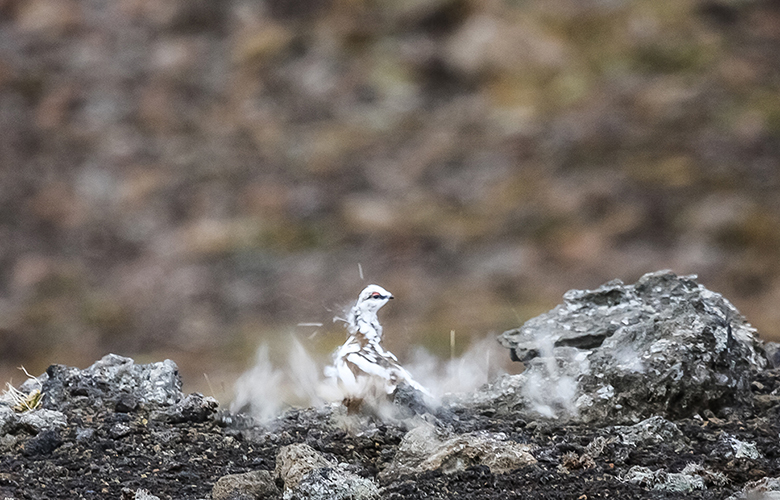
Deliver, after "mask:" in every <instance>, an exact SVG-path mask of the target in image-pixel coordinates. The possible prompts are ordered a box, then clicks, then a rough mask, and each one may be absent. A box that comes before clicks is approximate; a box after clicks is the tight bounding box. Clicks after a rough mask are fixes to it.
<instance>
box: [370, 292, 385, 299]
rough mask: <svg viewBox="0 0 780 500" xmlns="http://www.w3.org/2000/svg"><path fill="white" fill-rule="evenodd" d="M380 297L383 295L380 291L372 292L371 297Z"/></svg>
mask: <svg viewBox="0 0 780 500" xmlns="http://www.w3.org/2000/svg"><path fill="white" fill-rule="evenodd" d="M380 297H382V294H381V293H379V292H374V293H372V294H371V298H372V299H378V298H380Z"/></svg>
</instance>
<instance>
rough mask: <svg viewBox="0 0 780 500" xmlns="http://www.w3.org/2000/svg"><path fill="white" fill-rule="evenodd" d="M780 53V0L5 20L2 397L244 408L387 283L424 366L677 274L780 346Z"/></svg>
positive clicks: (132, 4) (406, 341) (19, 10)
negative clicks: (247, 375)
mask: <svg viewBox="0 0 780 500" xmlns="http://www.w3.org/2000/svg"><path fill="white" fill-rule="evenodd" d="M779 54H780V7H778V3H777V2H776V1H774V0H746V1H739V2H732V1H726V0H706V1H705V0H660V1H654V2H646V1H640V0H636V1H624V2H595V1H581V0H553V1H550V0H532V1H523V2H517V1H482V0H474V1H470V0H420V1H416V2H401V3H395V2H390V3H387V2H346V1H339V0H322V1H312V2H299V1H294V0H269V1H267V2H252V1H244V0H230V1H223V2H207V1H192V0H167V1H165V2H143V1H138V0H118V1H115V2H111V3H110V4H103V3H100V2H90V1H87V0H5V1H2V2H0V128H1V129H2V134H0V162H1V164H0V170H1V171H2V182H0V235H1V236H2V237H0V312H2V314H0V378H2V379H3V380H7V379H9V378H11V377H12V376H14V375H16V373H15V372H14V370H15V368H16V367H17V366H19V364H24V365H25V366H27V367H28V368H29V369H30V370H32V371H35V372H41V371H43V370H44V369H45V367H46V366H47V365H48V364H49V363H51V362H53V361H57V362H61V363H65V364H70V365H78V366H86V365H88V364H89V363H90V362H92V361H93V360H94V359H96V358H98V357H100V356H101V355H102V354H103V353H105V352H121V353H124V354H130V355H133V356H134V357H135V358H137V359H145V360H155V359H162V358H164V357H174V358H176V359H177V362H178V363H179V365H180V367H181V369H182V371H183V373H185V374H186V375H187V376H186V377H185V380H186V381H187V383H188V384H193V386H194V388H197V389H199V390H201V391H203V392H209V389H208V387H207V385H206V383H205V381H204V379H203V377H202V373H203V372H204V371H205V372H208V373H209V376H210V379H211V380H212V382H213V386H214V388H215V389H214V390H215V391H216V393H217V395H219V396H220V397H221V398H224V399H227V398H228V396H227V394H228V393H229V384H230V381H231V380H234V379H235V378H236V374H237V373H240V372H241V371H242V369H244V368H245V367H246V364H247V363H248V362H249V361H248V360H249V359H250V358H251V353H252V352H253V351H254V349H255V347H256V345H257V343H258V342H259V341H260V340H259V339H261V338H276V337H280V336H286V335H289V334H290V327H289V325H296V324H298V323H301V322H307V323H311V322H319V323H324V324H327V325H330V324H332V322H331V320H332V318H333V316H336V315H338V314H339V313H340V312H341V310H342V308H343V307H344V306H345V305H346V301H347V300H348V298H351V297H352V296H353V295H354V293H355V292H356V291H357V290H359V289H360V288H362V286H363V285H364V284H365V283H364V282H363V281H362V280H361V279H360V277H359V274H358V264H362V266H363V269H364V271H365V276H366V279H367V280H370V281H372V282H380V283H381V284H382V285H384V286H386V287H387V288H388V289H390V290H392V291H393V292H394V293H395V294H396V295H397V296H398V298H399V300H398V301H397V302H396V304H394V309H393V310H392V311H388V313H387V331H388V334H389V335H388V340H387V341H388V344H389V347H390V348H391V349H392V350H393V351H395V352H397V353H398V354H399V355H401V356H402V357H403V355H404V354H405V353H404V352H403V347H406V346H409V345H413V344H424V345H425V346H426V347H427V348H429V349H430V350H432V351H434V352H435V353H437V354H440V355H447V354H449V342H448V340H449V337H448V335H449V332H450V331H451V330H453V329H454V330H455V331H456V332H457V333H458V338H459V339H466V338H469V337H470V336H472V335H477V336H480V337H481V336H483V335H485V334H486V333H487V332H488V331H490V330H495V331H496V332H498V331H502V330H503V329H506V328H510V327H512V326H516V324H517V323H518V321H519V320H524V319H527V318H530V317H532V316H535V315H536V314H538V313H540V312H542V311H545V310H547V309H549V307H551V306H552V305H554V304H555V303H557V301H558V298H559V297H560V296H561V294H562V293H563V292H564V291H565V290H567V289H570V288H575V287H576V288H583V287H592V286H594V285H595V284H596V283H600V282H602V281H604V280H606V279H608V278H612V277H616V276H618V277H621V278H623V279H626V280H629V279H633V278H636V277H638V276H639V275H641V274H642V273H644V272H646V271H648V270H651V269H659V268H674V269H676V270H677V271H679V272H681V273H698V274H699V275H700V276H701V277H702V279H703V281H704V282H706V283H707V284H708V285H709V286H710V287H711V288H713V289H716V290H719V291H721V292H723V293H725V294H726V295H728V296H729V297H731V298H732V300H733V301H734V302H735V303H736V304H737V305H738V306H739V308H740V309H741V310H742V311H743V312H744V313H745V314H746V315H747V316H748V317H749V318H750V319H751V321H752V322H753V323H754V324H755V325H757V327H758V328H759V329H760V330H761V331H762V333H763V335H765V336H766V338H777V337H778V336H780V330H778V325H780V316H778V314H780V313H778V312H777V311H778V309H777V307H776V303H777V296H778V293H780V255H779V254H778V253H779V252H780V199H778V196H779V195H778V193H780V189H778V188H780V169H778V168H777V164H778V158H779V157H780V89H779V88H778V81H780V75H779V74H778V71H780V69H779V68H780V55H779ZM488 318H489V319H488ZM518 318H519V319H518ZM312 330H313V329H312V328H300V329H298V330H296V331H297V333H299V334H300V335H301V336H304V337H307V336H309V335H311V334H312V333H313V332H312ZM322 330H323V331H322V332H320V333H327V334H328V335H321V336H320V337H318V338H317V340H316V342H320V344H321V345H320V344H317V345H316V346H313V347H316V348H317V349H319V350H320V351H322V352H328V351H329V350H330V349H331V348H332V347H334V346H335V345H336V344H338V343H339V342H340V340H341V337H342V332H341V331H340V329H338V328H333V329H328V328H324V329H322ZM330 332H332V334H331V333H330ZM316 342H315V343H316ZM467 344H468V343H467V342H465V341H462V342H460V343H459V344H458V346H459V347H458V348H459V349H460V348H465V347H466V346H467ZM223 385H224V386H226V387H223Z"/></svg>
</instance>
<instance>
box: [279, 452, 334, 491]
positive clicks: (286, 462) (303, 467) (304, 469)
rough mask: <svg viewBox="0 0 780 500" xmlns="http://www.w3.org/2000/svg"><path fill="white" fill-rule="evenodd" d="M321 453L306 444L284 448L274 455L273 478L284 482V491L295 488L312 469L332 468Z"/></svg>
mask: <svg viewBox="0 0 780 500" xmlns="http://www.w3.org/2000/svg"><path fill="white" fill-rule="evenodd" d="M334 465H336V464H335V463H334V462H331V461H328V460H326V459H325V457H323V456H322V454H321V453H319V452H318V451H316V450H315V449H314V448H312V447H311V446H309V445H308V444H303V443H297V444H291V445H289V446H284V447H282V448H281V449H279V453H277V454H276V468H275V469H274V476H275V477H278V478H279V479H281V480H282V481H284V490H285V491H287V490H288V489H292V488H295V487H296V486H298V483H300V482H301V480H302V479H303V477H304V476H305V475H306V474H308V473H309V472H311V471H312V470H314V469H319V468H322V467H333V466H334Z"/></svg>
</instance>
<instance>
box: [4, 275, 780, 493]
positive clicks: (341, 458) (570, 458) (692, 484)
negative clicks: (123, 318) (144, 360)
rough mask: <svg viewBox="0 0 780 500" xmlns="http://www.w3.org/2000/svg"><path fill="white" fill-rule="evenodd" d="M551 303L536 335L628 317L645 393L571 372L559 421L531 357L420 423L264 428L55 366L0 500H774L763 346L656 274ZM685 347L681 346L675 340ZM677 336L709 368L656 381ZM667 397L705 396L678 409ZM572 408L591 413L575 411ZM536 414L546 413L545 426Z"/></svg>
mask: <svg viewBox="0 0 780 500" xmlns="http://www.w3.org/2000/svg"><path fill="white" fill-rule="evenodd" d="M604 297H611V298H612V303H610V304H605V303H604ZM655 298H658V299H660V300H659V301H658V303H657V304H656V305H657V306H658V309H657V310H654V309H653V307H654V306H653V300H655ZM566 300H567V302H566V303H564V304H563V305H562V306H560V307H559V308H556V309H555V310H553V311H551V312H550V313H549V314H550V315H552V316H556V317H558V320H557V321H556V322H549V323H550V325H551V329H552V330H551V332H552V331H554V330H555V329H556V328H559V327H560V326H561V325H564V324H567V322H568V321H575V322H576V321H579V320H581V319H582V317H583V316H582V315H585V316H587V317H589V318H590V319H591V320H594V321H596V322H598V318H599V317H601V318H603V319H605V318H609V317H611V316H612V315H614V314H616V313H620V314H621V317H622V318H623V320H625V317H626V316H632V315H634V316H636V317H638V318H640V320H638V321H637V322H634V323H633V324H634V325H640V327H641V328H643V329H644V330H643V331H644V332H645V334H646V335H645V337H646V338H645V339H644V340H641V339H640V340H637V342H636V343H635V344H634V346H633V347H634V348H636V349H637V354H636V359H637V360H640V361H641V362H642V363H644V365H645V367H644V368H642V369H637V367H636V366H634V367H633V368H632V371H630V373H632V374H636V373H641V374H643V376H644V377H645V378H644V379H643V384H636V385H637V387H634V388H631V387H628V388H625V389H623V390H620V391H617V393H615V394H607V392H606V391H596V392H593V393H588V392H585V391H590V390H592V388H591V386H590V385H589V384H591V383H592V381H590V380H588V379H587V376H585V375H584V373H583V374H580V375H582V376H578V377H574V380H575V390H574V391H573V394H572V396H573V397H574V398H575V401H576V403H573V406H567V405H565V404H563V399H562V398H563V396H562V394H561V389H560V387H561V382H562V381H563V380H565V379H566V378H565V377H566V376H568V375H564V374H570V373H571V372H572V368H571V365H572V364H571V363H569V366H568V367H567V368H566V370H565V371H564V372H561V373H558V374H557V375H556V374H555V373H553V371H554V370H552V369H551V370H552V371H550V372H548V373H547V374H546V377H547V378H548V379H556V380H557V382H556V383H557V384H558V392H559V394H557V395H556V396H555V398H557V399H555V398H553V399H550V398H542V399H539V398H540V397H539V396H535V395H534V393H533V392H529V388H530V385H529V384H530V381H531V380H533V377H534V370H535V369H538V368H534V366H535V365H534V362H533V359H532V360H530V361H529V362H528V364H529V368H528V370H526V372H524V373H523V374H520V375H515V376H505V377H504V378H503V379H500V380H497V381H495V383H493V384H492V385H489V386H486V387H484V388H483V389H481V390H480V391H478V393H475V394H471V395H463V396H459V397H450V398H449V399H448V400H445V402H444V403H442V404H441V405H440V406H437V407H436V408H435V409H432V410H430V411H429V412H422V413H421V414H417V415H412V413H411V412H409V411H406V412H405V413H403V416H404V418H401V417H400V416H399V417H398V418H397V419H394V420H391V421H384V422H383V421H379V420H377V419H375V418H371V417H366V416H363V417H358V418H357V420H347V419H346V418H345V416H344V411H343V409H342V408H340V407H338V406H330V407H323V408H308V409H292V410H289V411H287V412H286V413H284V414H283V415H281V416H279V417H278V418H277V419H275V420H274V421H272V422H269V423H266V424H262V425H261V424H258V423H257V422H254V421H253V420H251V419H250V418H248V417H246V416H244V415H229V414H227V413H225V412H223V411H220V410H219V408H218V405H217V402H216V401H215V400H213V399H211V398H208V397H203V396H201V395H199V394H190V395H189V396H186V397H185V396H184V395H183V394H182V393H181V380H180V377H179V374H178V371H177V367H176V365H175V364H174V363H172V362H170V361H165V362H160V363H152V364H148V365H139V364H135V363H134V362H133V360H131V359H129V358H122V357H120V356H115V355H109V356H106V357H105V358H103V359H101V360H100V361H98V362H97V363H95V364H94V365H92V366H91V367H89V368H87V369H85V370H79V369H76V368H68V367H64V366H61V365H53V366H51V367H50V368H49V369H48V370H47V372H46V373H45V374H44V375H42V376H41V377H39V378H38V381H35V380H32V379H31V380H29V381H27V382H26V383H25V384H24V385H23V386H22V387H21V388H20V389H21V391H22V393H31V392H33V391H34V390H35V389H40V390H41V391H42V392H43V394H44V396H43V398H42V403H41V406H40V407H39V408H37V409H34V410H28V411H15V410H14V409H12V408H11V406H10V404H7V405H0V447H2V449H3V453H2V455H1V456H0V498H7V499H36V500H40V499H46V498H50V499H54V498H63V499H65V498H67V499H72V498H123V499H130V498H135V499H152V498H155V497H156V498H214V499H227V498H232V499H239V498H241V499H250V498H281V497H284V498H323V499H324V498H344V499H347V498H352V499H368V498H388V499H406V498H409V499H412V498H474V499H494V498H495V499H499V498H500V499H504V498H544V499H547V498H549V499H558V498H560V499H574V498H576V499H582V500H586V499H595V498H622V499H628V498H643V499H644V498H707V499H723V498H734V499H749V498H775V497H772V496H766V495H771V494H774V495H777V494H778V493H777V492H778V491H780V483H779V482H778V481H777V480H776V479H773V478H777V477H779V476H780V442H779V441H778V435H780V369H777V368H773V367H772V366H773V363H772V361H773V360H774V353H775V349H774V346H773V345H770V344H766V345H765V344H762V343H761V342H760V341H758V340H757V339H756V338H755V336H754V335H753V334H751V333H750V332H749V330H750V328H749V325H747V324H746V323H744V322H743V320H742V319H741V317H737V316H729V317H728V318H729V319H728V322H727V323H726V324H722V323H719V322H718V321H717V318H716V319H715V320H713V321H714V322H710V323H707V321H708V320H712V318H713V314H715V316H717V314H716V313H713V312H712V311H714V308H716V307H721V308H724V307H733V306H730V304H729V303H728V302H727V301H725V299H723V298H722V297H721V296H719V295H717V294H713V293H712V292H709V291H708V290H706V289H705V288H703V287H701V286H700V285H698V284H697V283H696V282H695V281H694V280H692V279H691V278H678V277H676V276H674V275H672V274H670V273H654V274H650V275H647V276H645V277H643V278H642V279H641V280H640V281H639V282H638V283H636V284H635V285H622V284H619V283H608V284H606V285H604V286H603V287H601V288H599V289H598V290H594V291H585V292H573V293H572V294H567V299H566ZM572 304H579V305H580V306H581V307H579V308H577V307H574V306H573V305H572ZM689 306H690V310H689V312H690V313H691V314H695V315H698V316H691V317H690V318H689V319H690V321H688V323H689V325H690V328H689V330H688V331H686V330H685V329H684V325H683V326H679V328H669V326H670V325H671V324H673V323H670V321H674V320H675V319H679V314H682V313H681V311H682V309H685V308H687V307H689ZM676 307H680V308H682V309H680V310H676V309H675V308H676ZM564 311H569V313H566V312H564ZM670 313H674V316H670ZM736 314H738V313H736ZM664 318H666V319H664ZM623 320H621V321H623ZM644 320H647V321H649V323H644V322H643V321H644ZM686 321H687V320H686ZM629 323H630V322H629V321H624V324H625V325H629ZM538 324H539V321H537V322H536V323H534V322H533V321H530V322H528V323H527V324H526V325H525V326H524V327H523V328H521V329H519V331H510V332H507V334H506V335H505V341H507V342H510V341H512V340H511V339H515V341H517V339H518V335H519V336H520V337H522V336H523V335H526V337H527V335H528V333H529V330H534V331H536V330H538V328H537V327H538ZM602 324H612V323H611V320H608V319H605V321H604V322H602ZM719 324H720V325H722V331H723V332H725V334H726V335H727V337H725V341H724V342H723V343H722V346H721V344H720V343H718V338H719V333H718V331H716V330H714V329H713V328H714V327H713V326H712V325H719ZM642 325H645V326H642ZM647 325H652V326H647ZM563 330H566V328H563ZM634 330H635V329H634ZM634 330H632V329H631V328H628V327H627V328H623V329H620V328H618V329H617V330H616V331H614V332H613V333H611V334H610V335H608V338H607V339H604V340H603V342H602V344H601V346H593V345H591V346H588V347H579V348H578V347H572V346H571V344H572V342H571V338H569V340H568V345H566V346H562V345H560V344H559V345H557V346H556V347H554V348H552V350H549V351H547V352H544V350H543V349H540V350H539V353H538V356H537V357H538V358H541V359H545V358H549V359H557V360H559V359H561V358H560V357H559V356H560V355H561V352H563V351H560V352H556V349H561V348H562V347H563V348H564V351H565V352H567V353H568V354H567V355H569V356H570V355H571V353H570V352H569V350H571V349H581V348H582V349H587V353H586V357H589V358H593V359H594V364H596V361H597V360H598V359H600V358H599V357H600V356H601V358H604V354H605V353H606V352H608V350H609V349H611V348H614V347H615V346H621V345H623V344H622V342H623V341H624V340H625V339H623V340H620V339H618V340H614V342H612V340H611V339H615V338H619V337H621V336H628V337H631V338H636V337H637V333H636V331H634ZM689 331H690V332H694V333H691V335H694V337H690V338H686V335H688V332H689ZM746 332H747V333H746ZM537 333H538V331H537ZM582 333H587V332H582ZM591 333H593V332H591ZM551 335H552V334H551ZM676 338H677V339H680V338H682V339H684V342H681V343H680V344H681V345H682V344H683V343H684V344H689V343H691V342H693V343H696V342H707V341H708V339H710V338H712V339H715V342H714V344H713V345H712V347H711V349H710V352H709V353H699V354H696V353H693V354H691V353H690V352H688V353H687V354H684V356H692V357H693V359H694V361H695V364H696V367H695V369H693V371H686V373H685V374H684V378H686V379H687V380H684V381H681V380H682V379H680V378H678V379H677V380H676V381H675V380H672V379H667V378H665V377H666V373H665V372H664V371H663V370H664V369H669V370H671V371H670V372H669V373H675V372H674V370H676V369H680V366H678V365H680V363H681V362H683V361H685V360H684V359H682V358H675V356H682V354H679V353H676V352H675V350H674V349H673V348H672V347H669V346H670V345H672V343H673V340H674V339H676ZM506 339H510V340H506ZM648 339H650V340H651V341H648V342H645V341H647V340H648ZM525 340H527V338H526V339H525ZM619 340H620V341H619ZM610 342H611V343H612V344H611V345H612V347H610ZM575 343H576V342H575ZM645 344H648V345H650V346H651V347H650V351H652V353H653V354H654V355H658V354H659V352H660V353H661V354H662V355H664V356H666V357H665V360H666V364H665V365H664V366H665V368H664V367H661V368H659V367H658V366H656V365H654V363H655V361H657V358H653V357H652V356H649V355H647V354H645V353H643V352H642V351H641V349H642V345H645ZM519 346H520V344H515V350H516V352H515V354H516V355H517V354H518V353H519V352H520V347H519ZM653 346H655V347H653ZM663 346H665V347H663ZM719 346H720V347H719ZM526 347H527V344H526ZM662 347H663V348H662ZM650 351H648V352H650ZM718 353H726V355H727V356H728V357H730V358H731V359H732V361H733V363H732V364H731V365H729V364H727V363H726V364H724V363H722V362H721V361H722V360H719V359H720V358H718V356H717V355H718ZM526 355H528V353H527V352H526ZM709 355H712V356H711V357H712V359H711V361H707V359H709V358H707V356H709ZM697 356H699V357H698V358H697ZM614 358H615V360H616V361H615V362H614V363H613V364H612V365H610V364H609V363H607V362H606V361H604V360H603V359H601V360H600V361H599V363H601V364H597V367H598V370H599V373H601V374H602V375H603V377H602V378H603V379H604V380H608V381H610V382H611V383H617V382H616V381H618V380H619V379H620V377H622V376H625V375H626V374H627V373H629V371H626V370H625V360H620V359H617V357H614ZM534 359H536V358H534ZM570 359H576V356H574V357H573V358H570ZM547 365H548V366H549V363H547ZM581 367H582V366H581ZM583 369H584V370H587V369H588V368H583ZM726 374H728V375H730V376H731V378H729V377H728V376H726ZM670 380H671V381H670ZM696 381H699V382H701V384H699V386H697V384H696ZM705 382H706V383H705ZM259 383H261V381H259ZM678 383H685V384H688V385H686V386H685V387H686V391H687V392H689V393H697V391H699V392H698V393H699V394H700V396H702V397H700V398H693V399H691V398H689V401H688V402H685V401H684V400H683V399H680V396H679V394H677V393H676V392H675V389H676V388H678V387H680V386H678V385H677V384H678ZM580 384H581V385H580ZM643 386H653V389H652V391H650V392H647V391H648V389H647V387H643ZM660 386H664V387H666V390H660V389H659V387H660ZM697 387H700V389H697ZM632 394H642V395H644V396H643V397H645V398H646V399H647V401H646V403H647V405H646V406H643V405H642V403H641V402H634V403H631V401H632V400H631V397H632ZM712 394H716V395H717V397H716V398H709V399H708V398H707V397H706V396H707V395H712ZM688 395H689V396H690V395H692V394H688ZM667 397H669V398H672V399H671V400H668V401H667V400H666V399H665V398H667ZM400 399H401V398H397V400H398V401H400ZM398 401H397V403H398ZM675 402H677V404H676V406H675ZM542 403H546V404H547V405H548V406H547V407H545V406H544V405H543V404H542ZM398 404H399V405H400V403H398ZM577 405H586V406H587V407H588V408H589V410H588V411H584V410H580V411H574V409H575V408H576V407H577ZM628 405H633V408H631V409H630V410H629V409H625V410H624V409H623V408H619V407H622V406H628ZM602 407H603V408H611V409H612V411H603V410H601V409H599V408H602ZM544 408H548V410H549V411H551V412H552V413H551V414H549V415H547V416H546V417H545V416H542V415H541V414H540V411H546V410H544ZM399 415H400V414H399ZM594 415H597V416H598V417H599V418H597V419H596V418H592V417H593V416H594ZM772 492H773V493H772Z"/></svg>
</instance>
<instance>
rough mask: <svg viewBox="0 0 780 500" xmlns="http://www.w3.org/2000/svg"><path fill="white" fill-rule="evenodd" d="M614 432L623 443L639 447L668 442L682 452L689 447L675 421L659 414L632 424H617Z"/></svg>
mask: <svg viewBox="0 0 780 500" xmlns="http://www.w3.org/2000/svg"><path fill="white" fill-rule="evenodd" d="M613 432H614V434H616V435H617V436H619V437H620V440H621V441H622V442H623V444H627V445H631V446H635V447H637V448H644V447H646V446H652V445H658V444H666V445H668V446H671V447H672V448H674V450H675V451H677V452H680V451H682V450H684V449H686V448H688V447H689V446H688V440H687V439H686V438H685V435H684V434H683V433H682V431H681V430H680V429H679V428H678V427H677V426H676V425H675V424H674V422H669V421H668V420H666V419H665V418H663V417H658V416H656V417H650V418H648V419H646V420H643V421H641V422H639V423H638V424H634V425H630V426H622V425H621V426H616V427H615V428H614V429H613Z"/></svg>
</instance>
